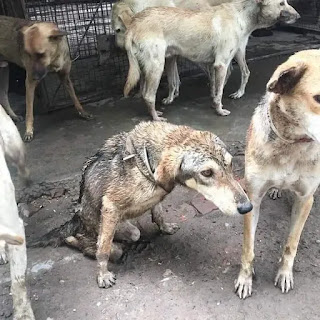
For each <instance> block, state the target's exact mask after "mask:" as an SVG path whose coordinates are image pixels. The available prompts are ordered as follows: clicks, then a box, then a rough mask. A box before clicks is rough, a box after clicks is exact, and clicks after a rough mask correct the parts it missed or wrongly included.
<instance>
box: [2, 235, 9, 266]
mask: <svg viewBox="0 0 320 320" xmlns="http://www.w3.org/2000/svg"><path fill="white" fill-rule="evenodd" d="M6 263H8V258H7V252H6V242H5V241H4V240H0V265H1V264H6Z"/></svg>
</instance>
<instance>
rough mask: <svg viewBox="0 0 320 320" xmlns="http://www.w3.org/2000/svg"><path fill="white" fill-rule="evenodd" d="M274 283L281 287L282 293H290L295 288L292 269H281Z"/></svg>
mask: <svg viewBox="0 0 320 320" xmlns="http://www.w3.org/2000/svg"><path fill="white" fill-rule="evenodd" d="M274 285H275V286H276V287H277V286H279V288H280V289H281V291H282V293H288V292H289V290H291V289H293V273H292V270H286V269H281V268H280V269H279V271H278V274H277V276H276V278H275V280H274Z"/></svg>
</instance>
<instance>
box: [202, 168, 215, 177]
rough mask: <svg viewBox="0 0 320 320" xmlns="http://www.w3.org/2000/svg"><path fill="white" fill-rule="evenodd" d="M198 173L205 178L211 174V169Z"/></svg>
mask: <svg viewBox="0 0 320 320" xmlns="http://www.w3.org/2000/svg"><path fill="white" fill-rule="evenodd" d="M200 173H201V174H202V175H203V176H204V177H206V178H210V177H212V176H213V171H212V170H211V169H208V170H203V171H201V172H200Z"/></svg>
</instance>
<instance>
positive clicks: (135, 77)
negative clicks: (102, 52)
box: [123, 31, 140, 97]
mask: <svg viewBox="0 0 320 320" xmlns="http://www.w3.org/2000/svg"><path fill="white" fill-rule="evenodd" d="M132 38H133V35H132V33H131V32H130V31H129V33H128V34H127V36H126V50H127V55H128V60H129V72H128V77H127V81H126V84H125V86H124V92H123V93H124V96H125V97H128V96H129V93H130V91H131V90H132V89H133V88H134V87H135V86H136V84H137V83H138V81H139V79H140V66H139V61H138V59H137V57H136V56H135V54H134V52H133V47H132V43H133V39H132Z"/></svg>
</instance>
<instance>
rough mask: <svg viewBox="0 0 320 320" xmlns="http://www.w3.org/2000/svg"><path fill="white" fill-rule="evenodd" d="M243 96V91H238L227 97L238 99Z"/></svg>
mask: <svg viewBox="0 0 320 320" xmlns="http://www.w3.org/2000/svg"><path fill="white" fill-rule="evenodd" d="M243 95H244V91H242V90H238V91H236V92H234V93H231V94H230V96H229V97H230V98H231V99H240V98H241V97H242V96H243Z"/></svg>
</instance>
